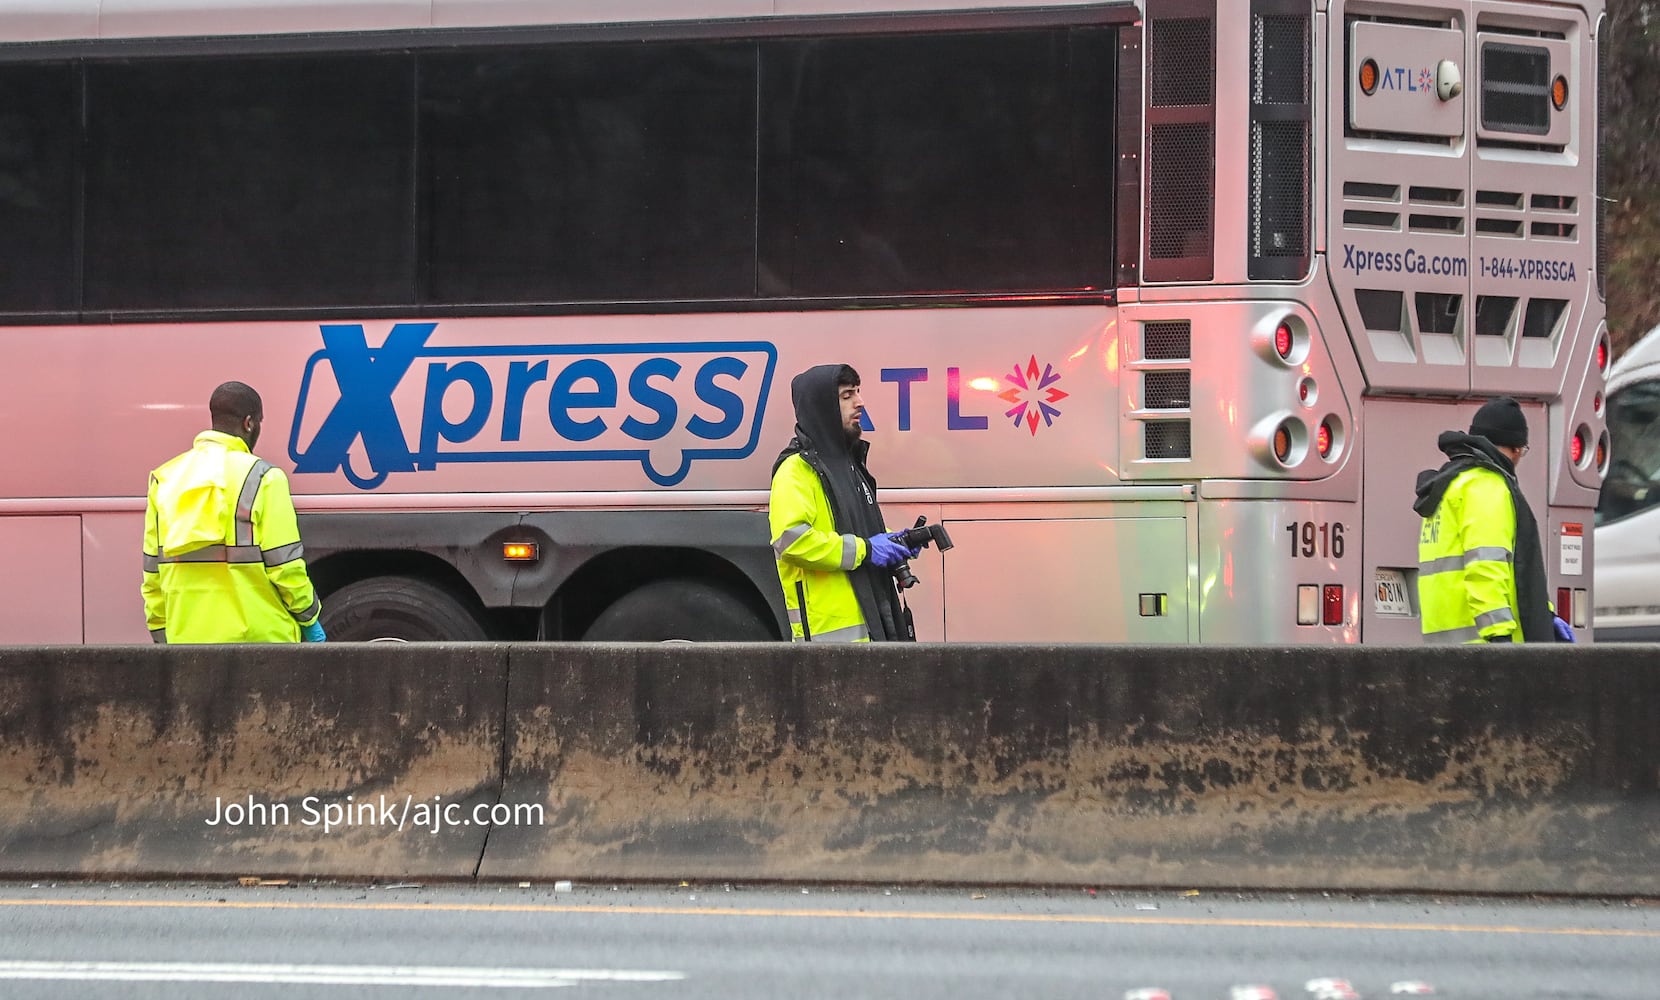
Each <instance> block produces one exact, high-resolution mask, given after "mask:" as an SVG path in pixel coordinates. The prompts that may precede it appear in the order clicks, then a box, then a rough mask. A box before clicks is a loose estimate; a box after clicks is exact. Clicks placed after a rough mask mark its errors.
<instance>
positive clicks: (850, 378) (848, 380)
mask: <svg viewBox="0 0 1660 1000" xmlns="http://www.w3.org/2000/svg"><path fill="white" fill-rule="evenodd" d="M861 384H862V383H861V382H860V381H859V373H858V372H856V371H854V370H853V366H852V365H842V367H841V371H839V372H837V373H836V388H838V389H840V388H841V387H842V386H844V385H851V386H858V385H861Z"/></svg>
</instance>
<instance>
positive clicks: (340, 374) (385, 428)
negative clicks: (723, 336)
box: [288, 323, 778, 490]
mask: <svg viewBox="0 0 1660 1000" xmlns="http://www.w3.org/2000/svg"><path fill="white" fill-rule="evenodd" d="M437 326H438V324H436V323H399V324H397V325H395V326H393V327H392V330H391V332H389V333H388V334H387V335H386V339H385V340H384V341H382V343H381V345H380V346H379V347H373V348H372V347H370V346H369V338H368V334H367V332H366V331H365V330H364V328H363V327H362V326H361V325H357V324H328V325H324V326H323V327H322V328H321V329H322V335H323V349H322V350H321V351H318V352H317V353H315V354H313V355H312V356H311V358H310V359H309V360H308V361H307V363H306V369H305V375H304V378H303V379H302V382H301V385H300V394H299V401H298V404H297V405H296V407H295V414H294V427H293V431H292V433H291V434H290V437H289V447H288V452H289V457H291V458H292V459H293V460H294V471H295V473H296V474H301V475H303V474H308V473H317V474H327V473H334V472H341V473H343V474H344V475H345V477H346V479H347V481H349V482H350V483H352V485H354V486H356V487H358V488H359V489H365V490H370V489H374V488H376V487H378V486H380V485H381V484H383V483H385V482H386V480H387V478H388V477H389V476H390V475H391V474H392V473H395V472H415V471H427V470H431V469H435V468H437V466H438V465H439V463H449V462H473V463H481V462H568V461H581V462H599V461H621V462H638V463H640V467H641V468H642V469H643V470H644V472H645V475H646V477H647V478H648V479H650V480H651V481H652V482H653V483H656V484H657V485H659V486H673V485H675V484H677V483H679V482H680V481H681V480H683V479H685V478H686V475H687V473H689V472H690V471H691V466H692V463H693V462H694V461H697V460H699V459H741V458H747V457H748V456H749V455H750V454H752V453H753V452H754V450H755V446H756V443H757V442H758V440H759V437H760V433H761V416H762V414H763V413H764V412H765V409H766V400H767V393H768V391H769V389H770V388H771V385H772V378H773V372H774V369H775V368H776V366H777V361H778V357H777V349H776V348H775V347H774V346H773V345H771V344H768V343H760V342H731V343H728V342H690V343H661V344H577V345H517V344H515V345H496V346H481V347H434V346H429V345H428V343H427V341H428V339H429V338H430V337H431V336H432V333H433V331H434V330H435V329H437ZM325 407H326V408H327V410H326V412H325V411H324V408H325ZM319 415H321V416H319ZM313 427H315V428H316V431H315V433H312V434H310V435H309V440H307V441H306V442H305V443H304V445H303V446H302V444H301V439H302V436H304V435H305V432H306V431H308V430H309V429H310V428H313ZM412 441H413V442H414V444H413V447H412V446H411V442H412ZM359 442H361V451H360V453H361V454H362V455H363V456H365V459H366V461H367V463H368V465H369V471H368V472H367V473H364V472H360V471H359V470H356V469H354V468H353V467H352V464H351V462H352V451H353V448H354V447H355V446H357V445H358V443H359Z"/></svg>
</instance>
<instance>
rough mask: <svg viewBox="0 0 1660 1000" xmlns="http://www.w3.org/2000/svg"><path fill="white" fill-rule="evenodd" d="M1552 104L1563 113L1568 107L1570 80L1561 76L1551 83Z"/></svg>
mask: <svg viewBox="0 0 1660 1000" xmlns="http://www.w3.org/2000/svg"><path fill="white" fill-rule="evenodd" d="M1550 102H1551V103H1552V104H1554V105H1556V110H1558V111H1561V110H1562V109H1563V108H1565V107H1567V106H1568V78H1567V77H1565V76H1559V77H1557V78H1556V79H1554V80H1552V81H1551V82H1550Z"/></svg>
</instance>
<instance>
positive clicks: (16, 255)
mask: <svg viewBox="0 0 1660 1000" xmlns="http://www.w3.org/2000/svg"><path fill="white" fill-rule="evenodd" d="M75 110H76V96H75V71H74V67H73V66H72V65H70V64H68V63H50V64H46V65H32V66H22V65H0V261H4V262H5V263H4V266H0V311H4V312H45V311H53V310H66V309H73V308H74V306H75V282H74V252H75V249H74V248H75V241H74V232H75V194H74V192H75V153H74V150H75V146H76V138H77V137H76V131H75V127H74V125H75V121H76V113H75Z"/></svg>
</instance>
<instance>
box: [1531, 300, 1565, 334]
mask: <svg viewBox="0 0 1660 1000" xmlns="http://www.w3.org/2000/svg"><path fill="white" fill-rule="evenodd" d="M1567 311H1568V303H1567V300H1565V299H1530V300H1529V301H1528V304H1527V313H1526V314H1525V315H1524V316H1523V318H1522V336H1524V337H1553V336H1555V335H1556V328H1557V326H1558V324H1560V323H1561V322H1562V316H1563V314H1565V313H1566V312H1567Z"/></svg>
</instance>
